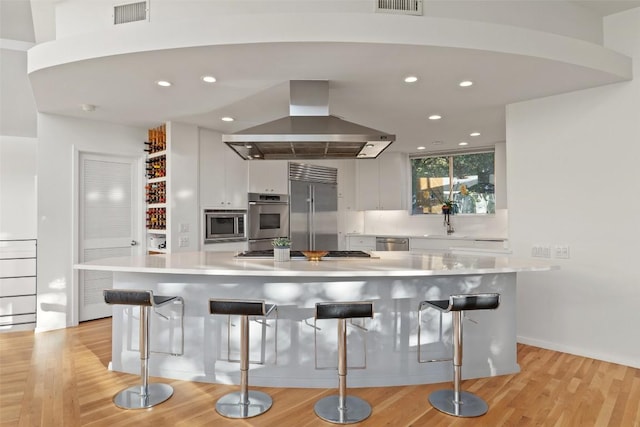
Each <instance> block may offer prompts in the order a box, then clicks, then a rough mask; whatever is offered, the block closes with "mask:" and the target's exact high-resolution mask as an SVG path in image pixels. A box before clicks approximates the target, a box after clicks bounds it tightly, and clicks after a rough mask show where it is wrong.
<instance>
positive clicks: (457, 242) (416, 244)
mask: <svg viewBox="0 0 640 427" xmlns="http://www.w3.org/2000/svg"><path fill="white" fill-rule="evenodd" d="M505 246H506V243H505V241H504V240H499V239H495V240H490V239H473V238H451V237H442V238H437V237H428V238H426V237H412V238H411V240H410V248H411V250H412V251H417V252H420V251H433V250H452V249H461V250H462V249H464V250H465V251H466V250H468V251H473V250H478V251H479V252H488V253H490V252H496V253H506V252H505V251H506V249H505Z"/></svg>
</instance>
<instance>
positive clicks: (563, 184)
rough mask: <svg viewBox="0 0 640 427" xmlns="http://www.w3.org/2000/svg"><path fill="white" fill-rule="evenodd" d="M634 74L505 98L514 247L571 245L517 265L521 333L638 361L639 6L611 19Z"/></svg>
mask: <svg viewBox="0 0 640 427" xmlns="http://www.w3.org/2000/svg"><path fill="white" fill-rule="evenodd" d="M605 23H606V27H605V39H606V40H607V44H608V45H609V47H611V48H617V49H619V50H620V51H622V52H624V53H625V54H627V55H630V56H632V57H633V59H634V80H633V81H630V82H625V83H618V84H613V85H608V86H604V87H599V88H595V89H589V90H583V91H578V92H574V93H568V94H564V95H558V96H552V97H548V98H543V99H538V100H533V101H529V102H523V103H518V104H513V105H510V106H508V107H507V174H508V179H509V189H508V194H509V235H510V240H511V246H512V248H513V250H514V254H515V255H519V256H530V254H531V246H532V245H536V244H545V245H551V246H552V247H553V246H554V245H556V244H562V245H569V247H570V257H571V258H570V259H568V260H554V261H557V263H558V264H560V265H561V270H560V271H557V272H550V273H531V274H521V275H519V278H518V279H519V285H518V286H519V290H518V336H519V339H520V341H522V342H524V343H528V344H532V345H536V346H540V347H545V348H550V349H555V350H560V351H565V352H569V353H575V354H579V355H583V356H587V357H592V358H596V359H601V360H607V361H612V362H616V363H621V364H625V365H629V366H634V367H639V368H640V339H638V327H639V326H640V310H638V301H640V280H639V278H640V274H639V273H638V268H637V265H636V264H637V262H638V261H637V259H638V253H639V252H638V242H640V227H639V226H638V212H639V211H640V197H638V189H637V187H638V185H637V182H638V170H639V169H638V160H639V159H640V144H639V142H640V140H639V139H638V138H639V135H640V8H636V9H634V10H631V11H628V12H625V13H620V14H617V15H615V16H611V17H609V18H607V20H606V21H605Z"/></svg>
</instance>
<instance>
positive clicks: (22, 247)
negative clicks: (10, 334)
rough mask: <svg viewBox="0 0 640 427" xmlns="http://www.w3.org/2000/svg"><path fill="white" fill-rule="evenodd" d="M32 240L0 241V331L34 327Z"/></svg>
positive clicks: (34, 281)
mask: <svg viewBox="0 0 640 427" xmlns="http://www.w3.org/2000/svg"><path fill="white" fill-rule="evenodd" d="M36 245H37V243H36V240H35V239H29V240H0V329H2V330H5V331H18V330H30V329H34V328H35V326H36V311H37V310H36V287H37V286H36V253H37V252H36Z"/></svg>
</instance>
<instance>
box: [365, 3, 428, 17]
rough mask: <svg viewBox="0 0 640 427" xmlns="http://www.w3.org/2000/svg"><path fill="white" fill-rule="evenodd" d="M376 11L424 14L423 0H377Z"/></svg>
mask: <svg viewBox="0 0 640 427" xmlns="http://www.w3.org/2000/svg"><path fill="white" fill-rule="evenodd" d="M375 3H376V12H382V13H399V14H402V15H422V0H375Z"/></svg>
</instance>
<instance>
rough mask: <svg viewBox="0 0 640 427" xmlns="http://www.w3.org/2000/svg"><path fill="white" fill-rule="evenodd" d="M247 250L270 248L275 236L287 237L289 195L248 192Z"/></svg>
mask: <svg viewBox="0 0 640 427" xmlns="http://www.w3.org/2000/svg"><path fill="white" fill-rule="evenodd" d="M248 223H249V225H248V235H249V250H263V249H271V248H272V246H271V241H272V240H273V239H275V238H276V237H289V196H287V195H286V194H260V193H249V212H248Z"/></svg>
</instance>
